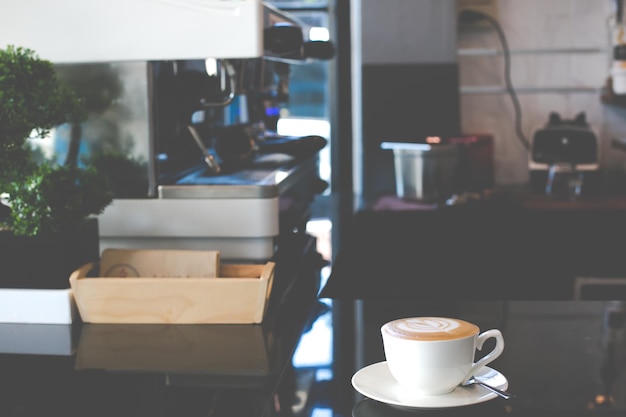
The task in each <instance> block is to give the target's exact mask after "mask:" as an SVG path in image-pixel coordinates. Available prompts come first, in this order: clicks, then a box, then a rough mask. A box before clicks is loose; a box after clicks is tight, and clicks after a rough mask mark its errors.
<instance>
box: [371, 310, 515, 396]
mask: <svg viewBox="0 0 626 417" xmlns="http://www.w3.org/2000/svg"><path fill="white" fill-rule="evenodd" d="M381 334H382V338H383V347H384V351H385V358H386V360H387V366H388V367H389V371H390V372H391V374H392V375H393V377H394V378H395V379H396V380H397V381H398V382H399V384H400V386H401V387H403V388H406V389H408V390H410V391H411V392H414V393H416V394H424V395H437V394H446V393H449V392H451V391H452V390H454V388H455V387H456V386H458V385H459V384H462V383H464V382H466V381H467V380H468V379H469V378H471V377H472V376H473V375H474V374H475V373H476V372H477V371H478V370H479V369H481V368H482V367H484V366H485V365H487V364H488V363H490V362H492V361H493V360H494V359H496V358H497V357H498V356H500V355H501V354H502V351H503V350H504V338H503V337H502V333H501V332H500V330H497V329H491V330H487V331H485V332H483V333H480V329H479V327H478V326H477V325H475V324H473V323H469V322H467V321H464V320H459V319H455V318H448V317H409V318H402V319H397V320H393V321H390V322H388V323H386V324H384V325H383V326H382V327H381ZM490 338H494V339H495V340H496V345H495V347H494V348H493V350H492V351H491V352H489V353H488V354H487V355H485V356H483V357H482V358H481V359H480V360H478V361H477V362H474V358H475V354H476V349H478V350H481V349H482V347H483V344H484V343H485V341H486V340H487V339H490Z"/></svg>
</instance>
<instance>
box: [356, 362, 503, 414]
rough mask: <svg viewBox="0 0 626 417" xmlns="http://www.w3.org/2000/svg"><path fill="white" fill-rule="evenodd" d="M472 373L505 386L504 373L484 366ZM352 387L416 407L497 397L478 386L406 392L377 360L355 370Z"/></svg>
mask: <svg viewBox="0 0 626 417" xmlns="http://www.w3.org/2000/svg"><path fill="white" fill-rule="evenodd" d="M475 376H476V378H478V379H480V380H481V381H483V382H485V383H486V384H489V385H491V386H493V387H496V388H500V389H502V390H506V389H507V388H508V386H509V382H508V381H507V379H506V378H505V377H504V375H502V374H501V373H500V372H498V371H496V370H495V369H492V368H489V367H488V366H485V367H484V368H482V369H481V370H480V371H478V372H477V373H476V375H475ZM352 386H353V387H354V389H356V390H357V391H358V392H359V393H361V394H363V395H365V396H366V397H369V398H371V399H373V400H376V401H380V402H383V403H387V404H391V405H396V406H400V407H409V408H420V409H424V408H425V409H429V408H452V407H461V406H466V405H472V404H478V403H481V402H484V401H488V400H491V399H493V398H495V397H497V394H495V393H493V392H491V391H489V390H488V389H486V388H483V387H481V386H479V385H471V386H469V387H456V388H455V389H454V391H452V392H451V393H449V394H441V395H423V394H416V393H415V394H414V393H408V392H407V391H406V389H405V388H403V387H401V386H400V385H399V384H398V382H397V381H396V380H395V378H394V377H393V376H392V375H391V372H389V368H388V367H387V362H378V363H375V364H372V365H369V366H366V367H365V368H363V369H361V370H359V371H358V372H357V373H355V374H354V375H353V376H352Z"/></svg>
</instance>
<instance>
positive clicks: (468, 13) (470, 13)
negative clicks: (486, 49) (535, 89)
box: [459, 10, 530, 150]
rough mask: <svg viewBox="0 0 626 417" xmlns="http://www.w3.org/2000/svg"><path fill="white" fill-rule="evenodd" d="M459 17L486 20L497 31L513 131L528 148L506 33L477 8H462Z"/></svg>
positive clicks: (464, 19) (491, 18)
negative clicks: (513, 120)
mask: <svg viewBox="0 0 626 417" xmlns="http://www.w3.org/2000/svg"><path fill="white" fill-rule="evenodd" d="M459 19H460V21H461V22H474V21H478V20H486V21H487V22H489V23H490V24H491V26H493V28H494V29H495V31H496V32H497V34H498V38H499V39H500V44H501V45H502V52H503V54H504V82H505V85H506V90H507V92H508V93H509V96H510V97H511V101H512V102H513V110H514V112H515V133H516V135H517V139H518V140H519V141H520V143H521V144H522V146H524V148H525V149H526V150H529V149H530V142H529V141H528V139H527V138H526V136H525V135H524V132H523V130H522V108H521V106H520V104H519V100H518V98H517V93H516V92H515V88H513V82H512V81H511V53H510V50H509V44H508V42H507V40H506V35H505V34H504V31H503V30H502V27H501V26H500V24H499V23H498V21H497V20H496V19H494V18H493V17H491V16H489V15H488V14H485V13H482V12H479V11H477V10H463V11H462V12H461V13H460V15H459Z"/></svg>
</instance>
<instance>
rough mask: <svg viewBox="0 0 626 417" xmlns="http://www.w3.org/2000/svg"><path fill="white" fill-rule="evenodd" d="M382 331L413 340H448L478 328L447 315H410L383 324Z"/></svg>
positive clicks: (470, 332) (470, 334) (469, 334)
mask: <svg viewBox="0 0 626 417" xmlns="http://www.w3.org/2000/svg"><path fill="white" fill-rule="evenodd" d="M382 331H383V332H384V333H386V334H388V335H390V336H394V337H400V338H403V339H413V340H449V339H459V338H462V337H468V336H472V335H474V334H477V333H478V332H479V331H480V329H479V328H478V326H476V325H475V324H472V323H468V322H466V321H464V320H459V319H452V318H447V317H410V318H404V319H397V320H394V321H391V322H389V323H387V324H385V325H384V326H383V327H382Z"/></svg>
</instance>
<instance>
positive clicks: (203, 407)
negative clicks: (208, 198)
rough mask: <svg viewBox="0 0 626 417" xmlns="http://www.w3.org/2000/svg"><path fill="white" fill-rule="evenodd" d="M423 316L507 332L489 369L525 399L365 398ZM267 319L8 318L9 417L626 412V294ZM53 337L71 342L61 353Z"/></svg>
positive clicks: (368, 308) (0, 381) (297, 306)
mask: <svg viewBox="0 0 626 417" xmlns="http://www.w3.org/2000/svg"><path fill="white" fill-rule="evenodd" d="M415 315H441V316H453V317H459V318H463V319H466V320H470V321H473V322H475V323H477V324H478V325H479V326H480V327H481V329H482V330H486V329H488V328H499V329H500V330H501V331H502V333H503V335H504V339H505V351H504V353H503V355H502V356H501V357H499V358H498V359H496V360H495V361H494V362H492V363H491V364H490V365H489V366H490V367H492V368H493V369H495V370H497V371H498V372H500V373H502V375H504V376H505V377H506V378H507V380H508V383H509V387H508V390H509V391H511V392H512V393H513V394H515V395H516V397H515V398H513V399H511V400H504V399H501V398H499V397H496V398H493V399H489V400H488V401H485V402H481V403H477V404H470V405H467V406H462V407H454V408H449V409H437V408H435V409H420V410H417V409H404V408H401V407H397V406H392V405H389V404H386V403H385V402H384V401H375V400H372V399H369V398H367V397H365V396H363V395H361V394H359V393H357V392H356V391H355V389H354V388H353V387H352V385H351V382H350V381H351V378H352V376H353V375H354V373H355V372H356V371H358V370H360V369H362V368H364V367H366V366H368V365H371V364H375V363H378V362H381V361H383V360H384V355H383V351H382V341H381V339H380V333H379V328H380V326H381V325H382V324H383V323H384V322H386V321H388V320H391V319H393V318H398V317H406V316H415ZM268 320H269V321H267V322H265V323H264V324H263V325H235V326H229V325H178V326H175V325H154V326H152V325H133V326H128V325H88V324H83V325H80V324H78V325H74V326H70V327H66V326H62V325H61V326H59V325H56V326H52V328H51V326H50V325H48V326H42V325H9V324H3V325H0V335H1V337H0V342H1V344H0V350H1V351H2V352H3V353H1V354H0V375H1V376H2V377H1V378H0V415H2V416H3V417H4V416H6V417H17V416H41V415H64V416H68V417H73V416H111V415H116V416H139V417H141V416H177V417H179V416H180V417H185V416H204V417H207V416H209V417H210V416H314V417H319V416H345V417H347V416H355V417H375V416H408V415H437V416H447V415H455V416H476V415H482V416H505V415H507V416H511V415H513V416H516V415H517V416H561V415H563V416H565V415H567V416H570V417H576V416H603V417H604V416H623V415H625V414H626V369H625V363H626V339H625V333H624V332H625V329H624V322H625V320H626V306H625V305H624V304H623V303H616V302H606V301H545V300H543V301H474V302H472V301H463V302H461V301H454V302H448V303H442V302H425V301H424V302H419V301H411V302H407V301H401V300H352V301H347V300H341V301H339V300H330V299H318V300H315V299H311V300H309V302H308V303H304V300H300V302H298V303H294V304H291V305H290V307H288V311H284V312H283V314H281V316H280V318H278V317H276V318H275V319H272V318H268ZM9 335H12V337H11V338H9V337H8V336H9ZM52 340H57V341H63V340H65V341H66V342H67V343H66V344H65V345H63V343H60V344H57V345H56V348H53V346H52V345H51V341H52ZM46 350H48V352H47V353H46ZM459 389H461V388H459ZM473 389H476V390H480V389H482V388H480V387H474V388H473ZM481 395H482V394H481Z"/></svg>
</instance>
